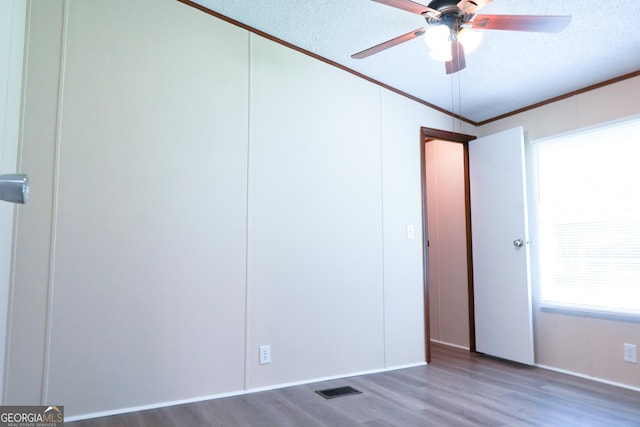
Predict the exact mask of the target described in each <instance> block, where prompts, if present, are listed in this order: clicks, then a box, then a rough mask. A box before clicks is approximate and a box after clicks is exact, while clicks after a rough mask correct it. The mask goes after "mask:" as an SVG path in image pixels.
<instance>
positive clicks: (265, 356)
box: [260, 345, 271, 365]
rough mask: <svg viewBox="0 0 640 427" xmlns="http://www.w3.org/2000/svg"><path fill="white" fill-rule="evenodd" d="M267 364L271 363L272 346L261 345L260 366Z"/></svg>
mask: <svg viewBox="0 0 640 427" xmlns="http://www.w3.org/2000/svg"><path fill="white" fill-rule="evenodd" d="M267 363H271V346H270V345H261V346H260V364H261V365H266V364H267Z"/></svg>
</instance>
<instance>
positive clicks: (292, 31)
mask: <svg viewBox="0 0 640 427" xmlns="http://www.w3.org/2000/svg"><path fill="white" fill-rule="evenodd" d="M418 2H419V3H423V4H428V3H429V1H428V0H425V1H421V0H418ZM195 3H198V4H200V5H202V6H204V7H206V8H207V9H210V10H212V11H214V12H217V13H219V14H222V15H225V16H227V17H229V18H231V19H233V20H236V21H239V22H241V23H242V24H244V25H246V26H249V27H252V28H255V29H257V30H260V31H262V32H264V33H267V34H269V35H271V36H273V37H276V38H279V39H282V40H284V41H286V42H289V43H291V44H293V45H295V46H298V47H300V48H302V49H305V50H308V51H310V52H313V53H315V54H317V55H320V56H322V57H325V58H327V59H329V60H331V61H334V62H337V63H339V64H342V65H343V66H345V67H347V68H350V69H352V70H355V71H357V72H359V73H362V74H364V75H366V76H369V77H371V78H373V79H375V80H378V81H380V82H382V83H384V84H387V85H389V86H391V87H394V88H396V89H398V90H400V91H402V92H406V93H407V94H410V95H412V96H414V97H416V98H419V99H421V100H424V101H426V102H428V103H430V104H433V105H436V106H438V107H440V108H443V109H445V110H447V111H451V112H454V113H456V114H460V115H461V116H463V117H465V118H467V119H469V120H471V121H474V122H482V121H484V120H488V119H491V118H494V117H496V116H499V115H502V114H505V113H509V112H511V111H514V110H517V109H519V108H523V107H526V106H529V105H532V104H535V103H538V102H541V101H544V100H547V99H550V98H553V97H556V96H560V95H564V94H567V93H570V92H573V91H575V90H579V89H582V88H585V87H588V86H591V85H594V84H598V83H601V82H603V81H606V80H609V79H613V78H616V77H619V76H622V75H625V74H628V73H632V72H636V71H638V70H640V24H639V23H638V17H639V16H640V1H639V0H625V1H622V0H609V1H606V2H605V1H602V0H598V1H595V0H563V1H557V0H494V1H493V2H492V3H490V4H489V5H488V6H487V7H485V8H484V9H482V11H481V13H486V14H513V15H572V22H571V24H570V25H569V27H568V28H567V29H566V30H564V31H563V32H561V33H559V34H543V33H526V32H511V31H485V37H484V40H483V42H482V44H481V45H480V47H479V48H478V49H477V50H476V51H475V52H473V53H471V54H469V55H467V58H466V59H467V68H466V69H464V70H462V71H461V72H459V73H456V74H453V75H449V76H447V75H446V74H445V72H444V65H443V63H441V62H436V61H434V60H432V59H431V58H429V55H428V52H427V48H426V47H425V45H424V43H423V40H422V38H421V37H420V38H418V39H415V40H411V41H409V42H406V43H404V44H401V45H399V46H396V47H394V48H391V49H389V50H386V51H384V52H381V53H378V54H376V55H374V56H371V57H369V58H365V59H359V60H358V59H352V58H351V54H353V53H355V52H358V51H361V50H363V49H366V48H368V47H371V46H373V45H376V44H378V43H381V42H383V41H386V40H388V39H391V38H393V37H396V36H399V35H401V34H405V33H407V32H409V31H412V30H416V29H418V28H421V27H423V26H424V25H425V21H424V19H423V18H422V17H420V16H418V15H414V14H411V13H409V12H405V11H402V10H398V9H396V8H392V7H389V6H386V5H383V4H379V3H376V2H373V1H370V0H333V1H331V0H306V1H300V0H260V1H255V0H254V1H252V0H233V1H228V0H196V1H195ZM638 102H640V94H639V101H638Z"/></svg>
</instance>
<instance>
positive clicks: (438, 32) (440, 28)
mask: <svg viewBox="0 0 640 427" xmlns="http://www.w3.org/2000/svg"><path fill="white" fill-rule="evenodd" d="M450 36H451V29H449V27H448V26H446V25H434V26H431V27H429V28H427V31H426V33H425V34H424V42H425V43H426V45H427V47H428V48H429V49H431V50H432V51H434V50H440V49H442V48H443V47H444V46H446V45H448V44H449V43H450V42H451V37H450Z"/></svg>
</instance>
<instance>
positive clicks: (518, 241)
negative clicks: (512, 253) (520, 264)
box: [513, 239, 524, 248]
mask: <svg viewBox="0 0 640 427" xmlns="http://www.w3.org/2000/svg"><path fill="white" fill-rule="evenodd" d="M513 246H515V247H516V248H521V247H523V246H524V242H523V241H522V239H516V240H514V241H513Z"/></svg>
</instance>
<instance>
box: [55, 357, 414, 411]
mask: <svg viewBox="0 0 640 427" xmlns="http://www.w3.org/2000/svg"><path fill="white" fill-rule="evenodd" d="M425 365H426V362H419V363H412V364H408V365H398V366H392V367H388V368H381V369H372V370H367V371H360V372H352V373H348V374H343V375H334V376H329V377H322V378H314V379H309V380H303V381H295V382H289V383H282V384H275V385H269V386H264V387H255V388H250V389H247V390H237V391H232V392H228V393H220V394H213V395H209V396H200V397H195V398H191V399H182V400H174V401H170V402H161V403H153V404H150V405H142V406H132V407H127V408H119V409H113V410H109V411H101V412H92V413H88V414H80V415H74V416H71V417H65V422H71V421H80V420H88V419H91V418H98V417H108V416H111V415H121V414H127V413H130V412H137V411H146V410H149V409H158V408H166V407H168V406H175V405H183V404H185V403H196V402H202V401H205V400H212V399H222V398H224V397H233V396H240V395H244V394H252V393H258V392H261V391H268V390H276V389H279V388H285V387H293V386H298V385H304V384H312V383H317V382H322V381H331V380H337V379H341V378H350V377H357V376H360V375H369V374H377V373H381V372H390V371H396V370H398V369H405V368H414V367H416V366H425Z"/></svg>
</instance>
